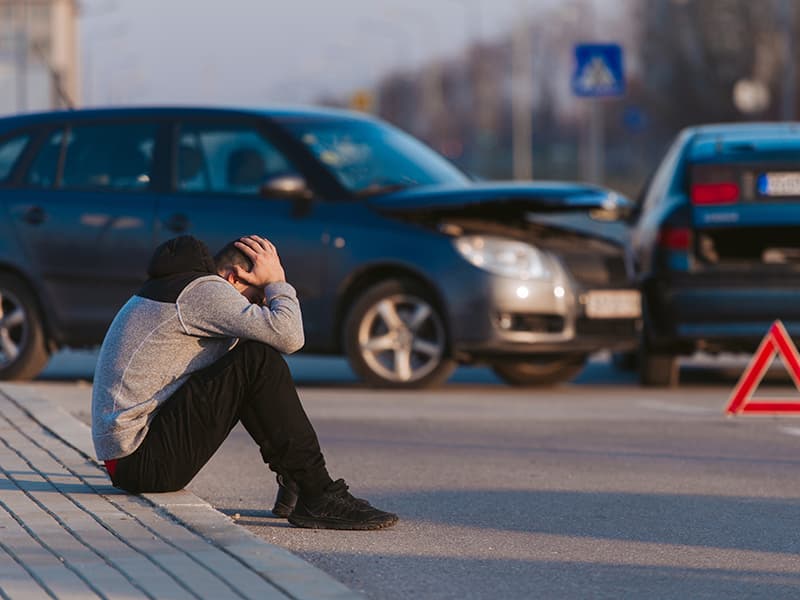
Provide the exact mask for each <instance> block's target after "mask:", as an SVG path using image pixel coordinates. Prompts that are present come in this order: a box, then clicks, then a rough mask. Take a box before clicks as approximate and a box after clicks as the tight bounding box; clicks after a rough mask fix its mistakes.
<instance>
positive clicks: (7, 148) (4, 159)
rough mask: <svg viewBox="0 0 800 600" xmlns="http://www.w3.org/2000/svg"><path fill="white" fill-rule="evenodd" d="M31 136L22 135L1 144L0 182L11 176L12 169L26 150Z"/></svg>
mask: <svg viewBox="0 0 800 600" xmlns="http://www.w3.org/2000/svg"><path fill="white" fill-rule="evenodd" d="M29 139H30V136H29V135H27V134H26V135H20V136H16V137H12V138H10V139H7V140H3V141H2V142H0V181H4V180H5V179H7V178H8V176H9V175H10V174H11V169H13V168H14V165H15V164H16V162H17V159H19V157H20V155H21V154H22V151H23V150H24V149H25V146H26V144H27V143H28V140H29Z"/></svg>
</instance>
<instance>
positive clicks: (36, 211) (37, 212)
mask: <svg viewBox="0 0 800 600" xmlns="http://www.w3.org/2000/svg"><path fill="white" fill-rule="evenodd" d="M46 219H47V213H46V212H44V209H43V208H42V207H41V206H31V207H30V208H29V209H28V210H26V211H25V213H24V214H23V215H22V220H23V221H25V222H26V223H28V224H30V225H41V224H42V223H44V222H45V220H46Z"/></svg>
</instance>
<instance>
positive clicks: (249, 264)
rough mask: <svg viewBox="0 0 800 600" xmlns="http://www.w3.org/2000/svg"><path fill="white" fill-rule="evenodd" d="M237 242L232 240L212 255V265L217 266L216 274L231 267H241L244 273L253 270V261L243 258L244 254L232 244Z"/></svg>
mask: <svg viewBox="0 0 800 600" xmlns="http://www.w3.org/2000/svg"><path fill="white" fill-rule="evenodd" d="M237 241H239V240H238V239H236V240H233V241H232V242H228V243H227V244H225V247H224V248H223V249H222V250H220V251H219V252H217V253H216V254H215V255H214V264H216V266H217V272H219V271H224V270H226V269H230V268H231V267H237V266H238V267H241V268H242V269H244V270H245V271H250V270H252V268H253V261H252V260H250V259H249V258H247V256H245V254H244V252H242V251H241V250H239V248H237V247H236V246H234V243H235V242H237Z"/></svg>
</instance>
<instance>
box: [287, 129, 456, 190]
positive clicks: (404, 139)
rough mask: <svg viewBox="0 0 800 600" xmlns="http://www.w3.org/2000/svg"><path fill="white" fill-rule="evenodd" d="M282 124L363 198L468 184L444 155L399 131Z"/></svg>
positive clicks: (346, 185) (340, 180)
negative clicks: (405, 189) (432, 185)
mask: <svg viewBox="0 0 800 600" xmlns="http://www.w3.org/2000/svg"><path fill="white" fill-rule="evenodd" d="M282 124H283V125H284V127H286V129H288V130H289V132H290V133H291V134H292V135H294V136H295V137H296V138H297V139H299V140H300V141H302V142H303V144H304V145H305V146H306V147H307V148H308V149H309V150H311V152H312V153H313V154H314V156H316V157H317V159H318V160H319V161H320V162H321V163H322V164H323V166H324V167H325V168H327V169H328V170H329V171H330V172H331V173H332V174H333V175H334V176H335V177H336V179H338V180H339V182H340V183H341V184H342V185H343V186H344V187H346V188H347V189H348V190H350V191H351V192H353V193H354V194H356V195H359V196H368V195H374V194H380V193H385V192H389V191H393V190H397V189H403V188H408V187H414V186H418V185H431V184H451V185H452V184H456V185H458V184H462V185H463V184H466V183H467V182H468V181H469V180H468V178H467V176H466V175H464V174H463V173H462V172H461V171H459V170H458V169H457V168H456V167H455V166H453V165H452V164H450V163H449V162H448V161H447V160H445V159H444V158H443V157H441V156H440V155H438V154H437V153H436V152H434V151H433V150H431V149H430V148H428V147H427V146H425V145H424V144H422V143H421V142H419V141H417V140H416V139H414V138H413V137H411V136H410V135H407V134H405V133H403V132H402V131H400V130H398V129H395V128H394V127H389V126H386V125H381V124H378V123H370V122H359V121H344V120H303V121H284V122H283V123H282Z"/></svg>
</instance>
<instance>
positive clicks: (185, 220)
mask: <svg viewBox="0 0 800 600" xmlns="http://www.w3.org/2000/svg"><path fill="white" fill-rule="evenodd" d="M164 225H165V226H166V227H167V229H169V230H170V231H174V232H175V233H183V232H184V231H186V230H188V229H189V217H187V216H186V215H184V214H180V213H178V214H174V215H172V216H171V217H170V218H169V219H167V222H166V223H164Z"/></svg>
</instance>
